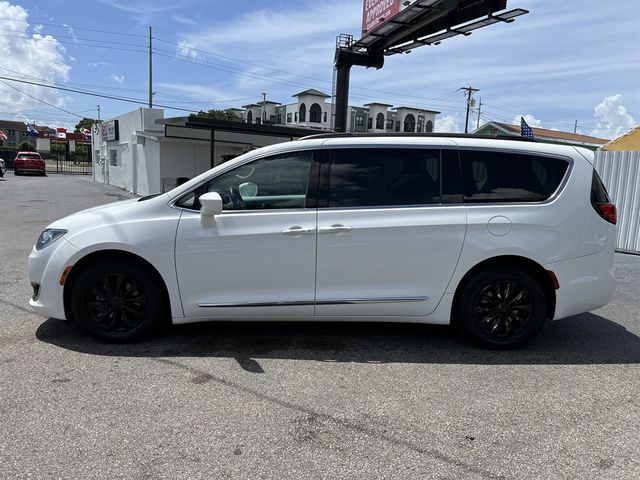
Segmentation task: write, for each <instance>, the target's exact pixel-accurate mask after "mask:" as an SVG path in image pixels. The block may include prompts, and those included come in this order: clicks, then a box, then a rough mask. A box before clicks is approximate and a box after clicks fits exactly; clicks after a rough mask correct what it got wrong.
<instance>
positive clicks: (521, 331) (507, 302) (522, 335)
mask: <svg viewBox="0 0 640 480" xmlns="http://www.w3.org/2000/svg"><path fill="white" fill-rule="evenodd" d="M546 312H547V298H546V295H545V292H544V289H543V287H542V286H541V285H540V282H539V281H538V279H536V277H535V276H534V275H532V274H531V273H530V272H529V271H527V270H524V269H521V268H518V267H508V266H494V267H490V268H488V269H486V270H483V271H481V272H479V273H477V274H476V275H475V276H474V277H472V278H471V279H470V281H469V282H468V283H467V284H466V285H465V286H464V288H463V290H462V291H461V293H460V296H459V308H458V310H457V318H456V321H457V322H458V325H459V326H460V328H461V329H462V331H463V333H464V334H466V335H467V336H469V337H470V338H471V339H472V340H474V341H475V342H476V343H478V344H479V345H481V346H484V347H488V348H503V349H507V348H515V347H518V346H520V345H522V344H524V343H526V342H528V341H529V340H531V339H532V338H533V337H534V336H535V335H536V334H537V333H538V331H539V330H540V329H541V328H542V325H543V324H544V321H545V317H546Z"/></svg>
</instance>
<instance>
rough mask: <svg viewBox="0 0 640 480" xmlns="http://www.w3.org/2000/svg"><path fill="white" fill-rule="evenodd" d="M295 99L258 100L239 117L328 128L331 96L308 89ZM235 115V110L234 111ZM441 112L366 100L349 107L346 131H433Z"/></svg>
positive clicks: (298, 125)
mask: <svg viewBox="0 0 640 480" xmlns="http://www.w3.org/2000/svg"><path fill="white" fill-rule="evenodd" d="M293 97H294V98H295V99H296V102H294V103H289V104H286V105H283V104H280V103H277V102H273V101H265V102H257V103H253V104H249V105H243V107H242V108H243V109H244V113H243V116H242V118H243V119H244V120H245V122H247V123H252V124H253V123H265V121H266V122H267V123H269V124H271V125H289V126H295V127H303V128H312V129H319V130H331V119H332V115H333V107H334V106H333V104H332V103H331V102H330V101H327V99H331V96H330V95H327V94H326V93H323V92H320V91H319V90H315V89H313V88H310V89H308V90H304V91H302V92H299V93H296V94H295V95H293ZM234 113H236V114H237V109H235V110H234ZM439 113H440V112H438V111H435V110H427V109H422V108H417V107H405V106H403V107H396V108H393V105H390V104H387V103H378V102H373V103H368V104H366V105H364V106H362V107H357V106H349V107H348V112H347V131H349V132H378V133H382V132H415V133H421V132H426V133H428V132H433V129H434V126H435V122H436V115H437V114H439Z"/></svg>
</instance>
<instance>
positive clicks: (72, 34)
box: [63, 23, 80, 43]
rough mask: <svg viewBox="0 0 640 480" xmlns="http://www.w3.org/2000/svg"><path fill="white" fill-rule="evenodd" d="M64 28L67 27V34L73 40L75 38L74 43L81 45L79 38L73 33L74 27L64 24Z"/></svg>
mask: <svg viewBox="0 0 640 480" xmlns="http://www.w3.org/2000/svg"><path fill="white" fill-rule="evenodd" d="M63 26H64V27H67V33H68V34H69V35H71V38H73V41H74V42H75V43H80V42H79V41H78V37H76V34H75V32H74V31H73V27H72V26H70V25H67V24H66V23H65V24H63Z"/></svg>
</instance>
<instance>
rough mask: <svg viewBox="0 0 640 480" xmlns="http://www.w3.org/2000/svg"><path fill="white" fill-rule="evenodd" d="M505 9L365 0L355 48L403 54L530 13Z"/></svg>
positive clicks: (503, 2) (503, 1)
mask: <svg viewBox="0 0 640 480" xmlns="http://www.w3.org/2000/svg"><path fill="white" fill-rule="evenodd" d="M506 8H507V0H404V1H403V0H364V5H363V23H362V37H361V38H360V40H358V41H356V42H355V44H354V47H356V48H367V49H374V50H382V51H384V54H385V55H393V54H395V53H404V52H407V51H410V50H411V49H414V48H417V47H421V46H423V45H438V44H439V43H440V42H442V40H445V39H447V38H450V37H454V36H457V35H464V36H468V35H471V32H472V31H473V30H477V29H478V28H482V27H486V26H489V25H492V24H494V23H499V22H505V23H511V22H513V21H514V18H515V17H518V16H520V15H524V14H526V13H529V12H528V10H524V9H522V8H516V9H514V10H510V11H508V12H507V11H505V12H502V10H505V9H506Z"/></svg>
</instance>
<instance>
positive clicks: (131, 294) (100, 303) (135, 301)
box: [85, 273, 149, 332]
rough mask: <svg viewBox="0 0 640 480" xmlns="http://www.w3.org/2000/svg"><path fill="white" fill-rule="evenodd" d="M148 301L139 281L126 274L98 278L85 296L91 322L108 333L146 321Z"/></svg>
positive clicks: (126, 328) (127, 329)
mask: <svg viewBox="0 0 640 480" xmlns="http://www.w3.org/2000/svg"><path fill="white" fill-rule="evenodd" d="M148 300H149V298H148V295H147V293H146V292H145V289H144V287H143V286H142V285H139V283H138V280H137V279H136V278H135V277H132V276H131V275H127V274H124V273H106V274H104V275H103V276H102V277H100V278H97V279H96V281H95V282H94V284H93V286H92V287H91V288H90V289H89V292H88V294H87V296H86V298H85V301H86V302H87V305H86V307H87V311H88V312H89V315H90V316H91V322H92V323H95V324H96V325H98V326H99V327H100V328H101V329H103V330H105V331H106V332H127V331H129V330H134V329H135V328H136V327H137V326H138V325H139V324H140V323H141V322H142V321H143V320H144V317H145V313H146V309H147V302H148Z"/></svg>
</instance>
